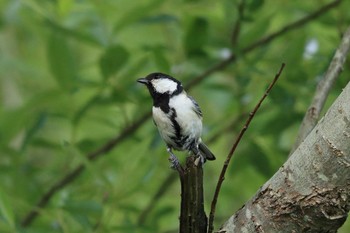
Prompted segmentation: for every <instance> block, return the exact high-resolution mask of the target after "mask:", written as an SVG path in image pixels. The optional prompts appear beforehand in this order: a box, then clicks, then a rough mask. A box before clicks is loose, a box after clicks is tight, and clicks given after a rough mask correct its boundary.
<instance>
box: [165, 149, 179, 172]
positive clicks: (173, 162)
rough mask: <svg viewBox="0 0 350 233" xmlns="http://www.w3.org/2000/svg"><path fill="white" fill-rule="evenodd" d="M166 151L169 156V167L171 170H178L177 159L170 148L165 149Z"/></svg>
mask: <svg viewBox="0 0 350 233" xmlns="http://www.w3.org/2000/svg"><path fill="white" fill-rule="evenodd" d="M166 150H167V152H168V153H169V154H170V156H169V161H170V163H171V165H170V167H171V168H172V169H175V170H179V167H181V165H180V161H179V159H178V158H176V156H175V155H174V153H173V151H172V149H171V147H167V149H166Z"/></svg>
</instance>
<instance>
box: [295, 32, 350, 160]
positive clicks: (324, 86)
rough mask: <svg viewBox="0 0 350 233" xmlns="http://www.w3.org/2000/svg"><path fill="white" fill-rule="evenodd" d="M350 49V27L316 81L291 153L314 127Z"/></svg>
mask: <svg viewBox="0 0 350 233" xmlns="http://www.w3.org/2000/svg"><path fill="white" fill-rule="evenodd" d="M349 50H350V27H349V28H348V29H347V30H346V32H345V34H344V36H343V39H342V41H341V43H340V45H339V47H338V49H337V51H336V52H335V54H334V57H333V59H332V62H331V64H330V66H329V67H328V70H327V73H326V74H325V75H324V77H323V78H322V80H321V81H320V82H319V83H318V85H317V89H316V93H315V95H314V97H313V100H312V102H311V104H310V106H309V108H308V110H307V112H306V114H305V116H304V119H303V121H302V123H301V126H300V128H299V132H298V136H297V139H296V141H295V144H294V146H293V148H292V150H291V153H290V154H292V153H293V152H294V151H295V149H296V148H297V147H298V146H299V145H300V143H301V142H302V141H303V140H304V139H305V138H306V137H307V135H308V134H309V133H310V132H311V130H312V129H313V128H314V127H315V125H316V123H317V120H318V119H319V117H320V114H321V111H322V108H323V106H324V104H325V102H326V99H327V97H328V95H329V92H330V90H331V88H332V86H333V83H334V82H335V80H336V79H337V78H338V77H339V75H340V73H341V72H342V70H343V65H344V63H345V61H346V57H347V56H348V54H349Z"/></svg>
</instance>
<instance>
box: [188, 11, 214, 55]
mask: <svg viewBox="0 0 350 233" xmlns="http://www.w3.org/2000/svg"><path fill="white" fill-rule="evenodd" d="M208 34H209V24H208V21H207V20H206V19H205V18H200V17H197V18H195V19H193V21H192V22H191V24H190V26H189V28H188V30H187V32H186V36H185V41H184V46H185V50H186V53H187V55H189V56H192V55H195V56H202V55H204V54H205V53H204V50H203V47H204V45H205V44H206V43H207V42H208Z"/></svg>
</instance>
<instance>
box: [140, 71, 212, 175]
mask: <svg viewBox="0 0 350 233" xmlns="http://www.w3.org/2000/svg"><path fill="white" fill-rule="evenodd" d="M137 82H139V83H142V84H144V85H146V87H147V88H148V90H149V93H150V94H151V96H152V99H153V108H152V114H153V121H154V123H155V125H156V126H157V128H158V131H159V134H160V136H161V138H162V139H163V140H164V142H165V143H166V145H167V151H168V153H169V154H170V157H169V161H170V162H171V163H172V167H173V168H177V167H178V166H179V161H178V159H177V158H176V156H175V155H174V154H173V152H172V149H175V150H179V151H188V152H190V153H193V154H194V155H196V156H198V158H199V159H200V161H201V163H202V164H203V163H205V161H206V160H215V156H214V154H213V153H212V152H211V151H210V150H209V149H208V147H207V146H206V145H205V144H204V143H203V142H202V139H201V134H202V111H201V109H200V108H199V105H198V104H197V102H196V101H195V100H194V99H193V98H192V97H191V96H189V95H187V93H186V92H185V90H184V89H183V87H182V84H181V82H180V81H178V80H176V79H175V78H173V77H171V76H170V75H167V74H163V73H151V74H149V75H147V76H146V77H145V78H140V79H138V80H137ZM198 163H199V161H198V159H196V165H198Z"/></svg>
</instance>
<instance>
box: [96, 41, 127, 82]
mask: <svg viewBox="0 0 350 233" xmlns="http://www.w3.org/2000/svg"><path fill="white" fill-rule="evenodd" d="M128 59H129V53H128V51H127V50H126V49H125V48H124V47H122V46H120V45H114V46H112V47H109V48H107V50H106V51H105V53H104V54H103V55H102V56H101V58H100V70H101V73H102V75H103V77H104V78H108V77H110V76H111V75H114V74H116V73H117V72H118V70H119V69H120V68H121V67H123V66H124V65H125V64H126V62H127V61H128Z"/></svg>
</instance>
